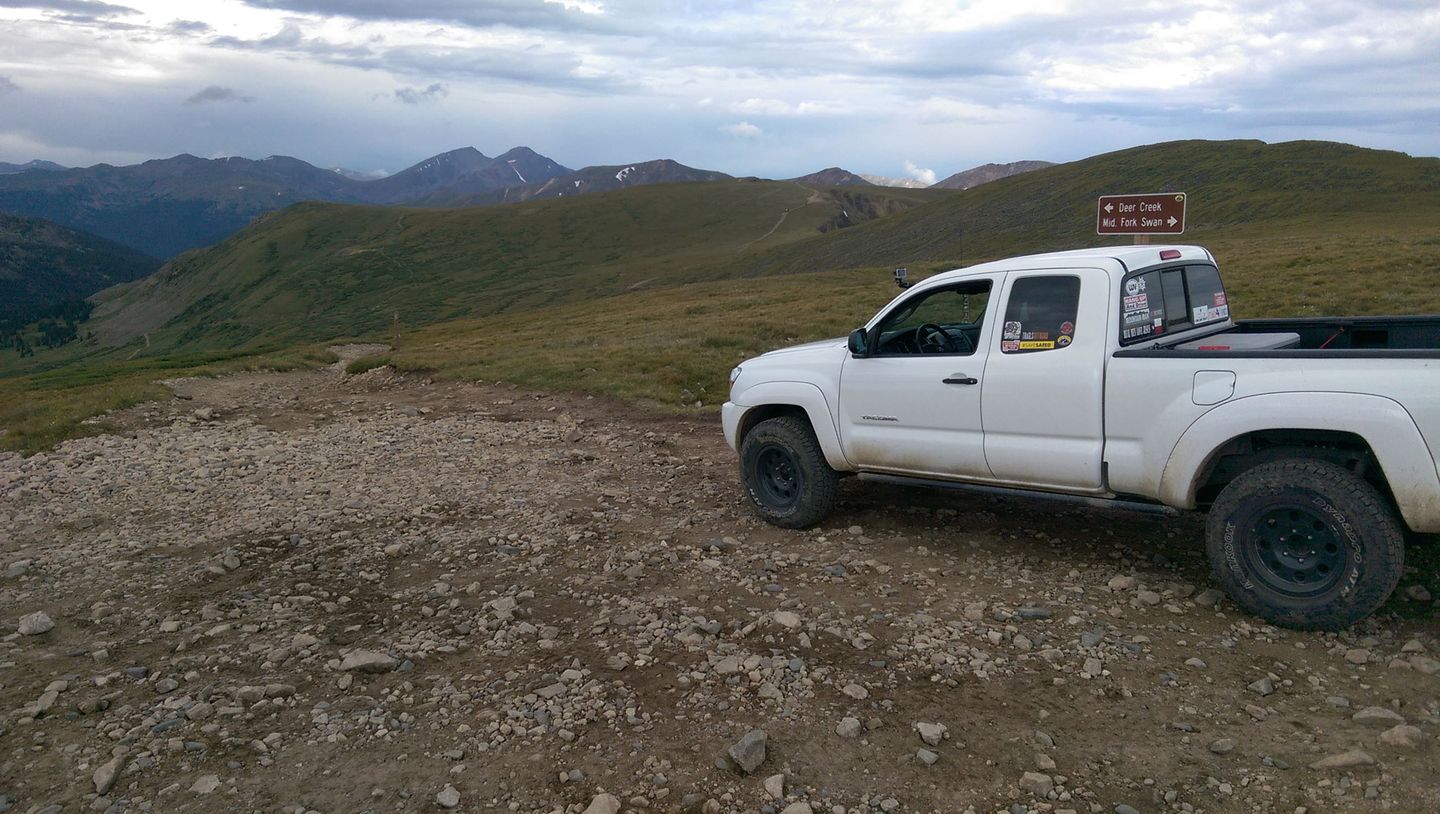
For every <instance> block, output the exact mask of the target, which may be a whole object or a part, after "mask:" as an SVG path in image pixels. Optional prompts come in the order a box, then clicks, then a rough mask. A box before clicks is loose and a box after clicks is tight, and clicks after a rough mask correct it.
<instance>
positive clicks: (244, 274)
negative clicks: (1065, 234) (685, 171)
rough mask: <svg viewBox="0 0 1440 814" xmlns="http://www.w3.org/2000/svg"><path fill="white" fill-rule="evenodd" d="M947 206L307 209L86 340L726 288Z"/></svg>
mask: <svg viewBox="0 0 1440 814" xmlns="http://www.w3.org/2000/svg"><path fill="white" fill-rule="evenodd" d="M948 194H953V193H947V192H939V193H934V192H929V191H925V190H920V191H917V190H884V189H877V190H875V191H874V192H873V193H869V194H868V195H866V196H864V198H863V199H861V198H860V197H859V193H856V192H853V191H852V192H845V193H832V192H830V191H826V190H818V189H815V188H810V187H805V186H803V185H800V184H794V183H785V182H744V181H731V182H710V183H704V184H667V185H655V186H645V187H637V188H635V189H631V190H624V191H619V192H614V193H604V194H599V195H592V196H585V197H577V198H562V199H556V200H552V201H537V202H531V203H525V204H519V205H513V206H504V207H485V208H472V209H450V210H428V209H403V208H383V207H363V206H341V205H333V204H302V205H299V206H296V207H292V208H291V209H289V210H286V211H285V212H283V213H279V214H277V215H274V216H271V217H269V218H267V219H265V220H264V221H262V222H261V223H258V224H256V225H255V226H252V227H251V228H249V229H246V230H245V231H243V232H241V233H239V234H237V235H235V236H233V237H231V238H230V239H228V240H226V241H224V242H223V243H221V244H220V245H218V246H216V247H214V248H212V249H208V250H204V251H199V252H192V253H190V254H187V255H185V256H182V257H180V258H177V259H176V260H175V261H173V262H171V263H170V264H169V265H167V266H166V267H165V268H164V269H162V270H161V271H160V273H158V274H155V275H153V276H151V277H150V278H147V279H146V280H144V281H142V282H141V283H139V284H136V285H133V286H128V287H123V288H120V289H116V290H114V291H111V292H106V293H105V294H104V295H102V296H101V297H100V300H101V305H100V307H99V308H98V309H97V311H96V315H95V318H94V319H93V320H92V321H91V323H90V324H88V325H87V328H88V329H89V330H93V331H94V332H95V333H96V334H97V335H98V336H99V338H100V340H101V344H102V345H112V346H113V345H123V344H126V343H129V342H132V341H134V340H136V339H137V338H139V337H142V336H147V335H148V341H149V345H148V348H149V350H147V351H145V353H147V354H151V353H161V352H169V351H171V350H175V349H194V348H211V349H216V348H235V347H246V346H262V345H263V346H273V345H276V344H285V343H290V342H296V341H308V340H323V339H328V338H331V337H335V336H352V335H364V334H375V333H383V332H388V331H390V330H391V329H392V327H393V324H394V323H395V321H396V320H397V319H398V322H399V324H400V325H401V326H404V327H414V326H419V325H427V324H431V323H435V322H443V321H448V320H453V319H460V318H464V317H474V316H486V315H494V314H502V313H514V312H526V311H532V310H535V309H538V308H544V307H547V306H551V305H557V304H562V303H567V302H578V301H588V300H593V299H595V298H597V297H603V296H607V295H613V294H619V293H624V292H630V291H637V290H641V289H645V288H649V287H655V286H673V285H676V284H680V283H686V282H692V281H696V280H703V279H714V278H719V277H724V276H727V275H729V274H731V273H732V269H733V268H734V267H735V266H736V265H737V264H743V263H745V262H746V259H747V258H749V257H751V256H754V255H757V254H759V253H761V252H763V251H765V250H767V249H768V248H769V247H771V246H775V245H779V244H782V243H785V242H788V241H793V240H797V239H800V238H803V237H806V236H809V235H815V234H819V233H820V231H819V230H821V229H822V228H831V227H833V226H835V225H836V221H837V220H838V219H841V218H843V217H844V216H845V213H848V215H849V216H850V218H851V219H853V220H863V219H865V218H868V217H877V216H879V215H881V214H884V213H887V212H891V211H895V210H898V209H903V208H906V207H909V206H913V205H915V204H917V203H921V202H924V201H928V200H935V199H936V198H937V196H939V197H943V196H945V195H948Z"/></svg>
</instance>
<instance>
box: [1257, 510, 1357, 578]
mask: <svg viewBox="0 0 1440 814" xmlns="http://www.w3.org/2000/svg"><path fill="white" fill-rule="evenodd" d="M1240 528H1241V529H1243V530H1244V531H1245V533H1246V540H1245V543H1244V545H1242V546H1241V552H1242V555H1243V556H1244V558H1245V560H1246V565H1247V566H1248V569H1247V570H1249V571H1250V573H1251V574H1252V575H1253V576H1254V578H1255V580H1256V581H1257V582H1259V583H1260V584H1261V585H1263V586H1264V587H1266V588H1268V589H1269V590H1271V591H1274V592H1276V593H1279V594H1284V595H1285V596H1290V597H1295V598H1311V597H1317V596H1321V595H1324V594H1326V593H1329V592H1330V591H1332V590H1334V589H1335V588H1336V586H1338V585H1339V584H1340V581H1341V579H1342V578H1343V577H1344V575H1345V563H1346V559H1347V557H1348V556H1349V546H1348V545H1347V544H1346V543H1345V541H1344V539H1343V538H1342V537H1341V536H1340V534H1338V533H1337V529H1336V528H1335V527H1334V525H1332V523H1331V521H1330V520H1329V519H1328V518H1327V517H1325V516H1324V515H1323V514H1321V513H1320V512H1318V511H1316V510H1315V509H1314V507H1312V506H1309V505H1307V504H1305V503H1303V502H1300V501H1298V500H1294V499H1288V500H1287V499H1281V500H1276V501H1272V502H1268V503H1266V504H1264V505H1261V506H1258V507H1256V508H1255V510H1254V511H1252V512H1250V514H1249V517H1248V519H1246V521H1245V522H1244V523H1243V524H1240Z"/></svg>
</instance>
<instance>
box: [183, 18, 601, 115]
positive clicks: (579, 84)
mask: <svg viewBox="0 0 1440 814" xmlns="http://www.w3.org/2000/svg"><path fill="white" fill-rule="evenodd" d="M208 42H209V43H210V44H211V45H212V46H215V47H218V48H227V49H234V50H242V51H258V52H270V53H282V54H288V55H292V56H296V57H307V58H311V59H317V60H321V61H324V62H328V63H331V64H334V65H345V66H349V67H354V68H364V69H367V70H378V71H385V72H387V73H400V74H408V75H421V76H424V75H428V76H444V77H449V78H452V79H457V80H477V79H480V80H494V81H499V82H505V83H510V84H514V85H522V86H527V87H543V88H548V89H551V90H557V91H563V92H570V93H599V92H616V91H617V90H619V89H620V88H621V84H620V83H619V82H617V81H616V80H614V79H612V78H609V77H602V76H590V77H582V76H580V75H579V73H578V69H579V68H580V66H581V61H580V58H579V57H577V56H576V55H575V54H574V53H571V52H569V51H566V52H558V51H548V50H545V49H543V48H538V47H533V46H532V47H525V46H509V47H501V46H478V45H477V46H447V47H439V46H428V45H427V46H420V45H401V46H387V45H386V44H385V43H384V42H383V41H378V40H376V41H367V42H357V43H336V42H331V41H329V40H326V39H324V38H321V37H311V36H308V35H307V34H306V33H305V30H304V29H303V28H301V27H300V25H299V24H298V23H296V22H294V21H291V22H286V23H285V24H284V25H283V26H282V27H281V29H280V30H279V31H278V32H276V33H275V34H272V35H270V36H268V37H262V38H259V39H250V40H247V39H240V38H237V37H229V36H226V37H215V38H213V39H211V40H209V41H208ZM446 92H448V88H447V89H446ZM398 96H399V94H398V93H397V97H398ZM401 101H408V100H407V99H401Z"/></svg>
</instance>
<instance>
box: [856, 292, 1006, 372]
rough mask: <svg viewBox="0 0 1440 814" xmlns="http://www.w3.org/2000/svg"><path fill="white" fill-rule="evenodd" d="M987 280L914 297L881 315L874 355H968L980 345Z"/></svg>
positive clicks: (987, 297)
mask: <svg viewBox="0 0 1440 814" xmlns="http://www.w3.org/2000/svg"><path fill="white" fill-rule="evenodd" d="M989 299H990V281H989V280H970V281H967V282H963V283H959V284H956V285H952V286H946V287H945V288H936V289H931V290H930V291H926V292H923V293H920V294H916V295H915V296H913V297H911V298H910V299H908V300H906V301H905V302H903V303H901V304H900V306H899V307H897V308H896V309H895V310H894V311H891V312H890V313H889V314H887V315H886V316H885V319H884V321H883V322H881V323H880V326H879V328H878V329H877V334H876V335H877V337H878V347H879V352H878V353H876V354H875V355H876V356H897V355H908V354H921V353H926V354H946V355H950V356H969V355H971V354H973V353H974V352H975V349H976V348H977V347H979V345H980V330H981V328H982V327H983V323H984V317H985V308H986V306H987V304H988V302H989Z"/></svg>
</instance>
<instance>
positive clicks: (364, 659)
mask: <svg viewBox="0 0 1440 814" xmlns="http://www.w3.org/2000/svg"><path fill="white" fill-rule="evenodd" d="M397 664H399V662H397V661H395V659H393V658H391V657H390V656H388V655H386V654H384V653H376V652H375V651H373V650H351V651H350V652H349V653H346V654H345V658H344V659H342V660H341V661H340V669H341V670H344V671H346V672H350V671H352V670H353V671H355V672H359V673H388V672H390V671H391V670H394V669H395V667H396V665H397Z"/></svg>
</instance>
